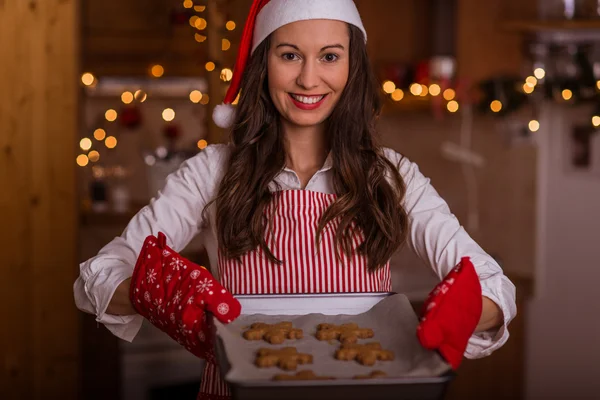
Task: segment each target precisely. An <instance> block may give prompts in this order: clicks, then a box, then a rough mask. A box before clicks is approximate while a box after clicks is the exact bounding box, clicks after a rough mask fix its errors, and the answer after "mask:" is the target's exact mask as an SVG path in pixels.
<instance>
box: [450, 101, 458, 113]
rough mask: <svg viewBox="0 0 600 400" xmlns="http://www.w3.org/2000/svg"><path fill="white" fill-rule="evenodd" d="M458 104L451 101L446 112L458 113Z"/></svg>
mask: <svg viewBox="0 0 600 400" xmlns="http://www.w3.org/2000/svg"><path fill="white" fill-rule="evenodd" d="M458 108H459V106H458V102H457V101H456V100H451V101H449V102H448V111H450V112H452V113H455V112H457V111H458Z"/></svg>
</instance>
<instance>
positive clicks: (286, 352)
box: [254, 347, 313, 371]
mask: <svg viewBox="0 0 600 400" xmlns="http://www.w3.org/2000/svg"><path fill="white" fill-rule="evenodd" d="M312 361H313V357H312V356H311V355H310V354H304V353H298V350H296V348H295V347H284V348H283V349H259V350H258V352H257V353H256V360H255V362H254V363H255V364H256V365H257V366H258V367H260V368H268V367H274V366H278V367H279V368H281V369H284V370H286V371H292V370H295V369H296V367H297V366H298V364H312Z"/></svg>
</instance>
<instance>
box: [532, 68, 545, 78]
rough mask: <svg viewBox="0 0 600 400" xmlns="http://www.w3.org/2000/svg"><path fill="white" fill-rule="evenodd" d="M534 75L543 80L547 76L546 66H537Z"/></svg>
mask: <svg viewBox="0 0 600 400" xmlns="http://www.w3.org/2000/svg"><path fill="white" fill-rule="evenodd" d="M533 75H534V76H535V77H536V78H538V79H540V80H541V79H544V78H545V77H546V71H544V68H536V69H535V71H533Z"/></svg>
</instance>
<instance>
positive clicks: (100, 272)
mask: <svg viewBox="0 0 600 400" xmlns="http://www.w3.org/2000/svg"><path fill="white" fill-rule="evenodd" d="M223 147H225V146H223V145H216V146H210V147H208V148H207V149H206V150H205V151H203V152H202V153H199V154H198V155H196V156H195V157H193V158H191V159H189V160H187V161H186V162H185V163H183V164H182V166H181V167H180V168H179V169H178V170H177V171H176V172H174V173H173V174H171V175H169V177H168V178H167V181H166V184H165V187H164V189H163V190H161V191H160V192H159V193H158V195H157V196H156V197H155V198H154V199H152V200H151V202H150V204H149V205H147V206H146V207H144V208H143V209H142V210H141V211H140V212H139V213H137V214H136V215H135V217H133V219H132V220H131V221H130V222H129V224H128V225H127V228H126V229H125V231H124V232H123V234H122V235H121V236H119V237H117V238H115V239H114V240H112V241H111V242H110V243H108V244H107V245H106V246H105V247H104V248H102V250H100V252H99V253H98V255H96V256H95V257H93V258H91V259H89V260H87V261H85V262H83V263H82V264H81V265H80V276H79V277H78V279H77V280H76V282H75V284H74V287H73V289H74V295H75V303H76V305H77V307H78V308H79V309H81V310H82V311H85V312H88V313H91V314H95V315H96V317H97V318H96V320H97V321H98V322H100V323H102V324H104V325H105V326H106V327H107V328H108V329H109V330H110V331H111V332H112V333H113V334H114V335H116V336H118V337H119V338H121V339H124V340H127V341H132V340H133V338H134V337H135V335H136V334H137V332H138V331H139V329H140V327H141V324H142V320H143V318H142V316H140V315H132V316H114V315H109V314H107V313H106V308H107V307H108V304H109V302H110V300H111V299H112V296H113V294H114V292H115V290H116V288H117V286H118V285H119V284H120V283H121V282H123V281H124V280H126V279H128V278H130V277H131V275H132V273H133V268H134V266H135V263H136V261H137V257H138V254H139V252H140V250H141V247H142V244H143V242H144V240H145V239H146V237H147V236H149V235H157V234H158V232H159V231H160V232H163V233H164V234H165V235H166V236H167V241H168V244H169V246H171V247H172V248H173V249H174V250H175V251H178V252H179V251H181V250H182V249H183V248H184V247H185V246H187V244H188V243H189V242H190V241H191V240H192V239H193V238H194V236H195V235H196V234H197V233H198V232H199V230H200V227H201V225H202V211H203V209H204V206H205V205H206V204H207V203H208V202H209V201H210V200H211V199H212V197H213V193H214V191H215V180H216V179H217V177H218V176H219V175H220V173H221V172H220V171H218V170H215V166H219V165H221V164H222V161H221V160H220V158H221V157H222V156H223V155H225V154H227V152H226V151H223V150H224V149H223Z"/></svg>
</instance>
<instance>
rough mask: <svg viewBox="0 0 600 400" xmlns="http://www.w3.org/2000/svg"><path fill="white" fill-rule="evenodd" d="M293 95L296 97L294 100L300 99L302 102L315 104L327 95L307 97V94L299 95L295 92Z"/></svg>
mask: <svg viewBox="0 0 600 400" xmlns="http://www.w3.org/2000/svg"><path fill="white" fill-rule="evenodd" d="M292 97H293V98H294V100H296V101H299V102H300V103H304V104H315V103H318V102H320V101H321V100H323V97H325V96H319V97H306V96H297V95H295V94H293V95H292Z"/></svg>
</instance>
